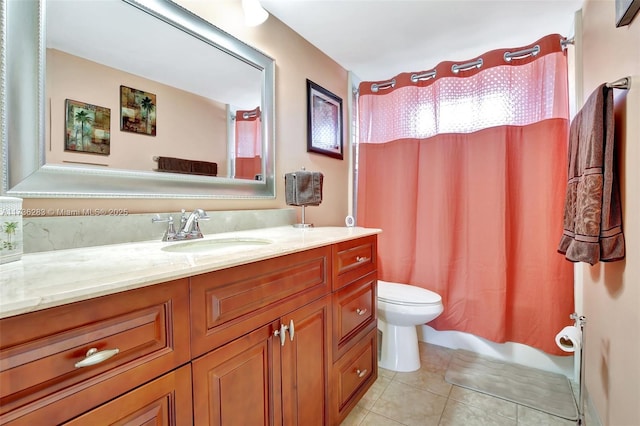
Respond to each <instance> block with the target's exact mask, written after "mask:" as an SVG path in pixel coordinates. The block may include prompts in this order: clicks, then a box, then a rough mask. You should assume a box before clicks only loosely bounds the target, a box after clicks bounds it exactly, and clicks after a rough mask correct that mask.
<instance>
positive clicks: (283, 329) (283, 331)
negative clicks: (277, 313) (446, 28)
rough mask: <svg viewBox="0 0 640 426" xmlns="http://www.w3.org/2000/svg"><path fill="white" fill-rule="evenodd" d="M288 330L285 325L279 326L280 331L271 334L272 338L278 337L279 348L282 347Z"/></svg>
mask: <svg viewBox="0 0 640 426" xmlns="http://www.w3.org/2000/svg"><path fill="white" fill-rule="evenodd" d="M288 329H289V327H287V326H286V325H284V324H280V329H279V330H276V331H274V332H273V335H274V336H276V337H280V346H284V342H285V340H286V338H287V336H286V334H287V330H288ZM291 340H293V337H292V338H291Z"/></svg>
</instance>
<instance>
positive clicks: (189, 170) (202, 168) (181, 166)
mask: <svg viewBox="0 0 640 426" xmlns="http://www.w3.org/2000/svg"><path fill="white" fill-rule="evenodd" d="M158 171H159V172H170V173H186V174H192V175H204V176H217V174H218V163H210V162H208V161H196V160H186V159H183V158H174V157H158Z"/></svg>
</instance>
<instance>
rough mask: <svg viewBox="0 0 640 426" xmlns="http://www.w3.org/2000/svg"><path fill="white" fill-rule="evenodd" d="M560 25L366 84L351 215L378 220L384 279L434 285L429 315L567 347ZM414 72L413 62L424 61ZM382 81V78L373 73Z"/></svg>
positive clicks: (491, 335)
mask: <svg viewBox="0 0 640 426" xmlns="http://www.w3.org/2000/svg"><path fill="white" fill-rule="evenodd" d="M560 40H561V37H560V36H558V35H551V36H547V37H545V38H543V39H541V40H538V41H537V42H536V43H534V45H538V46H539V47H540V52H539V53H538V54H537V55H535V56H527V57H525V58H522V59H517V60H516V59H514V60H511V61H510V62H505V61H504V59H503V54H504V53H505V52H507V51H509V52H514V51H520V50H523V49H528V48H531V47H533V45H531V46H526V47H523V48H516V49H502V50H496V51H491V52H489V53H487V54H485V55H482V59H483V65H482V66H481V68H474V69H472V70H467V71H459V72H458V73H453V72H452V71H451V66H452V65H454V63H453V62H443V63H441V64H439V65H438V67H437V68H436V72H437V73H436V78H432V79H429V80H426V81H419V82H418V83H417V84H416V83H414V82H412V81H411V74H401V75H399V76H396V78H395V80H396V82H395V86H394V87H392V88H391V87H390V88H380V89H379V90H377V91H375V90H374V91H372V90H371V87H372V86H371V85H372V82H363V83H362V84H361V85H360V99H359V115H360V119H359V129H360V144H359V159H358V197H357V218H358V224H359V225H361V226H367V227H378V228H382V229H383V233H382V234H381V235H380V239H379V245H378V250H379V259H380V278H381V279H384V280H387V281H395V282H401V283H408V284H413V285H417V286H420V287H424V288H428V289H430V290H433V291H435V292H437V293H439V294H440V295H442V298H443V303H444V312H443V313H442V315H441V316H440V317H439V318H437V319H436V320H435V321H433V322H432V323H430V324H429V325H431V326H433V327H434V328H435V329H437V330H458V331H464V332H468V333H472V334H474V335H477V336H481V337H484V338H486V339H489V340H492V341H495V342H506V341H511V342H518V343H523V344H526V345H529V346H532V347H536V348H539V349H541V350H544V351H546V352H548V353H553V354H561V353H562V352H561V351H560V350H558V348H557V347H556V345H555V340H554V337H555V334H556V333H557V331H558V330H560V329H561V328H562V327H563V326H565V325H567V323H568V322H569V314H570V313H571V312H573V266H572V265H571V264H570V263H568V262H566V261H565V260H564V258H563V257H562V256H561V255H559V254H558V253H557V251H556V248H557V247H556V245H557V239H558V235H560V234H561V233H562V209H563V205H564V204H563V203H564V184H565V182H566V174H567V158H566V157H567V136H568V125H569V123H568V100H567V97H568V95H567V66H566V58H565V56H564V53H563V51H562V48H561V43H560ZM418 74H420V73H418ZM381 86H384V84H381Z"/></svg>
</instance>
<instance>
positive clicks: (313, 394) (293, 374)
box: [277, 296, 331, 426]
mask: <svg viewBox="0 0 640 426" xmlns="http://www.w3.org/2000/svg"><path fill="white" fill-rule="evenodd" d="M329 307H330V297H329V296H326V297H323V298H322V299H319V300H317V301H316V302H313V303H311V304H309V305H306V306H304V307H302V308H300V309H298V310H296V311H294V312H292V313H291V314H288V315H285V316H284V317H283V318H282V323H283V324H284V325H285V326H286V327H288V334H287V336H286V340H285V342H284V345H282V406H283V416H284V424H285V425H300V426H309V425H321V426H322V425H326V424H328V416H329V407H328V400H329V399H328V395H327V393H328V379H329V374H328V367H329V345H330V339H329V336H330V333H329V330H330V329H331V327H330V318H331V314H330V311H329V309H330V308H329ZM292 324H293V333H292ZM277 344H280V341H277Z"/></svg>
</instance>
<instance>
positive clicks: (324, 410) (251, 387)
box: [191, 246, 331, 426]
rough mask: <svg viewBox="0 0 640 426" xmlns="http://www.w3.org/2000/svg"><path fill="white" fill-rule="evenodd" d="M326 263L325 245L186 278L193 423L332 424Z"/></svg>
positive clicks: (328, 297)
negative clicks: (244, 265)
mask: <svg viewBox="0 0 640 426" xmlns="http://www.w3.org/2000/svg"><path fill="white" fill-rule="evenodd" d="M330 263H331V248H330V247H329V246H327V247H322V248H318V249H313V250H307V251H303V252H299V253H295V254H291V255H287V256H284V257H279V258H275V259H269V260H266V261H262V262H257V263H254V264H251V265H250V267H237V268H230V269H225V270H222V271H216V272H212V273H208V274H204V275H200V276H197V277H193V278H192V281H191V302H192V312H191V313H192V318H193V321H192V330H193V338H192V348H193V352H194V353H196V354H203V355H202V356H200V357H199V358H197V359H195V360H194V361H193V389H194V397H193V398H194V422H195V424H197V425H200V424H210V425H230V424H247V425H249V424H250V425H259V424H260V425H277V424H287V425H304V426H307V425H319V426H323V425H328V424H330V422H329V415H330V412H329V406H328V401H329V398H328V389H329V365H330V364H329V360H330V348H331V341H330V333H331V328H330V327H331V296H330V289H331V286H330V279H331V275H330V274H331V272H330ZM238 336H241V337H238Z"/></svg>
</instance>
